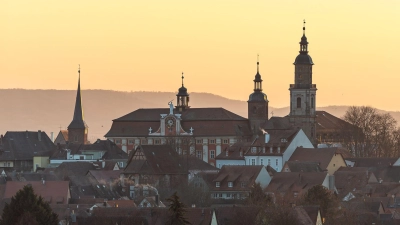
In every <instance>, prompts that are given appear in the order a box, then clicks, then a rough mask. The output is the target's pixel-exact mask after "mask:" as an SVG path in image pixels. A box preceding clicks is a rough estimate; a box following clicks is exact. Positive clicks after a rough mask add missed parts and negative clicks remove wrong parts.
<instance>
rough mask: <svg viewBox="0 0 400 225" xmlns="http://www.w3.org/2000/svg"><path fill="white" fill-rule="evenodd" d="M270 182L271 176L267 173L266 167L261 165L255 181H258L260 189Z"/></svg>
mask: <svg viewBox="0 0 400 225" xmlns="http://www.w3.org/2000/svg"><path fill="white" fill-rule="evenodd" d="M270 182H271V176H270V175H269V173H268V171H267V169H265V167H263V168H262V169H261V171H260V173H259V174H258V176H257V179H256V183H260V186H261V187H262V189H264V188H266V187H267V186H268V184H269V183H270Z"/></svg>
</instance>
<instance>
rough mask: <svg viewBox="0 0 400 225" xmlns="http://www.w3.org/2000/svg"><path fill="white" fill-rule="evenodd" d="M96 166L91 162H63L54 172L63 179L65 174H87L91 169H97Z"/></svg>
mask: <svg viewBox="0 0 400 225" xmlns="http://www.w3.org/2000/svg"><path fill="white" fill-rule="evenodd" d="M95 169H96V167H95V166H94V165H93V163H91V162H76V161H74V162H63V163H61V164H60V165H59V166H58V167H57V168H56V169H55V170H54V173H55V174H56V175H57V176H58V177H59V178H61V179H62V177H65V176H86V174H87V173H88V172H89V170H95Z"/></svg>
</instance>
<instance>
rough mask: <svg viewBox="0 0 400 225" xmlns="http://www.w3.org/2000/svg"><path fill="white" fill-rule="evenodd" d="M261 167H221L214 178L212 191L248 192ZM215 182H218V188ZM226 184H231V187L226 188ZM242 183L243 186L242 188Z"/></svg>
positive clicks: (211, 186)
mask: <svg viewBox="0 0 400 225" xmlns="http://www.w3.org/2000/svg"><path fill="white" fill-rule="evenodd" d="M262 169H263V166H226V165H225V166H222V168H221V170H220V171H219V173H218V174H217V175H216V176H215V178H214V180H213V181H212V182H213V185H210V189H211V190H213V191H238V190H239V191H248V190H250V187H251V185H253V184H254V182H255V180H256V179H257V177H258V175H259V173H260V172H261V170H262ZM215 182H220V187H216V185H215ZM228 182H233V187H228ZM242 183H244V186H243V187H242Z"/></svg>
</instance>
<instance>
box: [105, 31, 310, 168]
mask: <svg viewBox="0 0 400 225" xmlns="http://www.w3.org/2000/svg"><path fill="white" fill-rule="evenodd" d="M294 65H295V82H294V84H291V85H290V89H289V90H290V113H289V115H288V116H286V117H281V118H277V117H273V120H271V121H269V120H268V103H269V101H268V98H267V95H266V94H265V93H263V89H262V81H263V80H262V79H261V75H260V71H259V62H258V60H257V72H256V75H255V77H254V80H253V82H254V88H253V92H252V93H251V94H250V96H249V99H248V101H247V103H248V118H247V119H246V118H244V117H241V116H239V115H236V114H235V113H233V112H230V111H228V110H226V109H223V108H191V107H190V105H189V94H188V90H187V88H186V87H185V86H184V83H183V81H184V76H183V73H182V86H181V87H180V88H179V89H178V94H177V95H176V96H177V99H176V106H175V107H174V106H173V103H172V102H169V103H168V105H169V108H167V107H165V108H152V109H137V110H135V111H133V112H131V113H129V114H127V115H125V116H122V117H120V118H117V119H114V120H113V124H112V126H111V128H110V130H109V131H108V133H107V134H106V135H105V137H106V138H107V139H109V140H111V141H112V142H115V143H116V144H117V145H118V146H120V147H121V148H122V150H123V151H125V152H127V153H129V152H130V151H132V150H135V149H136V148H137V147H138V146H139V145H162V144H171V145H173V146H174V147H175V149H176V150H177V151H178V153H180V154H191V155H194V156H196V157H198V158H201V159H203V160H204V161H205V162H208V163H210V164H212V165H216V156H218V155H220V154H221V152H223V151H224V150H225V149H227V148H229V147H230V146H232V145H233V144H235V143H237V142H249V141H253V140H256V139H257V138H258V137H260V138H262V139H263V138H264V134H265V133H266V132H272V131H273V130H277V129H278V130H281V129H284V130H291V131H290V132H293V129H302V130H303V131H304V133H305V135H306V136H307V137H308V138H309V139H310V140H311V142H312V143H313V144H316V138H315V137H316V123H317V122H316V118H317V117H316V110H315V108H316V104H315V102H316V90H317V89H316V85H315V84H312V66H313V62H312V59H311V57H310V56H309V55H308V42H307V38H306V36H305V26H303V36H302V38H301V42H300V54H299V55H298V56H297V57H296V60H295V62H294ZM281 163H284V162H281Z"/></svg>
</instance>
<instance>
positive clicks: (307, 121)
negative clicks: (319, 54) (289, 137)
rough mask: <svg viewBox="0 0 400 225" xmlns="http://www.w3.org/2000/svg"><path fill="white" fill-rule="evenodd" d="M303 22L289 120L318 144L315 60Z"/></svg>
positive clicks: (291, 90) (291, 93) (295, 62)
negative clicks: (309, 49)
mask: <svg viewBox="0 0 400 225" xmlns="http://www.w3.org/2000/svg"><path fill="white" fill-rule="evenodd" d="M305 24H306V22H305V20H304V22H303V36H302V37H301V41H300V43H299V44H300V51H299V53H300V54H299V55H298V56H297V57H296V59H295V61H294V63H293V64H294V84H291V85H290V88H289V90H290V114H289V120H290V123H291V124H292V125H293V126H294V127H299V128H301V129H303V131H304V132H305V133H306V134H307V136H308V138H309V139H310V140H311V142H312V143H313V144H316V138H315V137H316V130H315V129H316V122H315V121H316V114H315V111H316V104H315V103H316V92H317V85H316V84H313V83H312V68H313V65H314V63H313V61H312V59H311V56H310V55H308V41H307V37H306V34H305V31H306V27H305Z"/></svg>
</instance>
